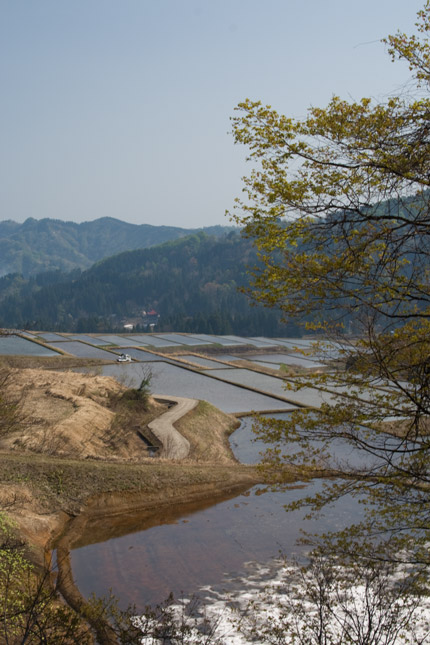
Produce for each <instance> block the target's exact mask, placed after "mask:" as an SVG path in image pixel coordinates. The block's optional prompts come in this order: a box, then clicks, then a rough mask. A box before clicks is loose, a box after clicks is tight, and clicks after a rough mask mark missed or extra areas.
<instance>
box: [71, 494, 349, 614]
mask: <svg viewBox="0 0 430 645" xmlns="http://www.w3.org/2000/svg"><path fill="white" fill-rule="evenodd" d="M319 485H320V483H319V482H317V483H314V484H312V485H310V486H309V487H308V490H309V492H310V490H313V491H315V490H316V489H317V487H318V486H319ZM303 493H304V490H303V489H302V488H294V489H291V490H289V491H286V492H284V493H261V489H259V488H258V487H254V488H253V489H251V490H250V491H248V492H247V493H245V494H242V495H239V496H237V497H235V498H234V499H230V500H225V501H223V502H220V503H217V504H215V505H213V506H211V507H206V508H190V507H188V508H187V507H185V508H182V509H181V508H178V509H176V513H175V514H170V515H169V516H166V515H165V514H163V515H162V516H160V517H157V516H153V517H152V518H151V520H150V521H149V522H148V521H147V520H145V521H143V522H142V524H141V526H139V521H138V518H134V526H133V528H132V529H131V531H134V532H130V533H128V534H126V535H123V536H120V537H110V539H107V541H104V542H98V543H95V544H94V543H93V544H87V545H83V544H82V543H83V542H85V536H83V539H82V540H81V544H82V546H79V548H76V549H74V550H73V551H72V553H71V561H72V568H73V574H74V578H75V582H76V583H77V585H78V587H79V589H80V590H81V592H82V593H83V594H84V595H85V596H88V595H89V594H91V593H92V592H94V593H96V594H97V595H104V594H106V593H107V591H108V590H109V589H110V588H111V589H112V591H113V592H114V594H115V595H117V596H118V597H119V598H120V599H121V604H123V605H127V604H128V603H136V605H137V606H138V607H143V606H144V605H146V604H152V603H157V602H161V601H162V600H163V599H164V598H166V597H167V595H168V594H169V593H170V592H171V591H172V592H173V593H174V594H175V595H176V596H177V595H181V594H182V593H185V594H191V593H196V592H198V590H199V589H200V588H201V587H202V586H204V585H216V586H219V585H220V584H222V582H223V580H224V578H225V575H226V574H229V575H230V576H234V575H235V574H241V572H244V571H245V567H246V563H248V562H266V561H268V560H269V559H271V558H273V557H276V556H278V555H279V553H280V552H282V553H284V554H286V555H293V554H299V553H300V549H299V547H298V546H297V545H296V540H297V539H298V538H299V537H300V532H301V529H302V528H303V527H304V526H306V528H307V530H309V531H316V530H318V531H320V530H327V529H335V528H340V527H341V526H344V525H345V524H346V523H347V522H350V521H351V520H352V519H356V517H357V506H356V504H354V503H353V502H351V500H347V501H343V502H342V503H339V504H338V505H337V506H336V507H335V508H334V509H330V510H329V511H328V512H327V513H326V515H325V517H324V518H322V519H320V520H319V521H318V522H317V521H313V522H306V523H304V521H303V513H302V512H298V511H295V512H289V513H286V512H285V510H284V508H283V505H284V504H287V503H289V502H291V501H293V500H295V499H297V498H298V497H299V496H301V495H303ZM158 523H159V524H158ZM93 529H94V531H95V533H96V534H97V538H98V539H103V533H102V532H100V530H99V531H98V532H97V529H96V527H93ZM109 532H112V529H111V528H110V529H109V528H108V530H107V533H108V534H109ZM90 535H91V531H90ZM93 539H94V534H92V535H91V538H90V540H93ZM90 540H89V541H90Z"/></svg>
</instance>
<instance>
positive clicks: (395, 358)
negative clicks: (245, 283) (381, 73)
mask: <svg viewBox="0 0 430 645" xmlns="http://www.w3.org/2000/svg"><path fill="white" fill-rule="evenodd" d="M417 28H418V32H417V35H412V36H407V35H405V34H402V33H397V34H396V35H394V36H389V37H388V38H387V39H386V41H385V42H386V44H387V47H388V52H389V54H390V56H391V57H392V59H393V61H399V60H400V61H407V63H408V64H409V67H410V70H411V82H410V86H409V89H408V93H406V92H405V94H403V95H400V96H392V97H390V98H389V99H388V100H386V101H384V102H375V101H373V100H371V99H369V98H363V99H361V100H360V101H358V102H348V101H344V100H341V99H340V98H338V97H336V96H335V97H333V98H332V100H331V101H330V103H329V104H328V106H327V107H326V108H311V109H310V110H309V111H308V115H307V117H306V118H304V119H303V120H295V119H292V118H288V117H286V116H283V115H280V114H278V113H277V112H276V111H275V110H273V109H272V108H271V107H270V106H263V105H262V104H261V103H259V102H253V101H250V100H246V101H245V102H243V103H241V104H239V106H238V108H237V110H238V114H237V115H236V116H235V117H234V118H233V119H232V124H233V134H234V138H235V142H236V143H241V144H245V145H247V146H248V147H249V150H250V152H249V157H248V160H250V161H252V162H253V163H254V164H255V167H254V169H253V170H252V172H251V174H250V175H249V176H248V177H246V178H245V179H244V183H245V187H244V192H245V196H246V198H245V200H243V201H240V200H237V204H236V206H237V210H236V214H235V216H234V217H235V219H236V221H237V222H238V223H240V224H242V225H243V226H244V232H245V235H247V236H249V237H251V238H253V239H254V241H255V244H256V246H257V249H258V253H259V257H260V260H261V262H262V267H261V268H257V269H255V271H254V272H253V282H252V286H251V289H250V293H251V295H252V296H253V297H254V298H255V299H256V300H258V301H260V302H263V303H264V304H265V305H267V306H269V307H272V306H276V307H280V308H281V309H282V311H283V313H284V316H285V317H286V318H287V319H288V318H294V319H301V320H302V322H303V323H304V324H305V325H306V326H307V327H308V329H311V330H314V331H315V332H319V333H321V334H324V335H325V336H329V337H333V338H335V340H336V345H335V350H336V351H337V352H338V354H339V356H340V357H341V358H343V360H344V361H345V364H346V366H347V367H348V369H347V370H346V371H344V372H338V373H337V374H336V375H330V376H327V375H326V376H323V377H320V379H319V383H318V385H319V387H322V388H325V389H328V390H330V391H331V392H333V393H334V394H335V395H339V393H340V392H341V390H342V388H344V389H343V393H344V394H345V393H346V394H347V395H348V396H347V397H342V396H337V397H336V398H334V400H333V401H332V402H331V403H330V404H324V405H323V406H322V407H321V409H319V410H318V411H312V412H310V411H309V410H300V411H297V412H295V413H294V414H293V415H292V416H291V418H290V420H289V421H288V422H273V421H272V422H267V421H262V422H261V423H260V434H261V436H262V437H263V438H265V439H266V440H267V441H268V442H270V443H271V444H272V448H271V449H269V452H268V455H267V457H266V459H267V463H268V468H269V470H270V474H271V476H272V477H275V478H277V483H278V485H282V481H283V473H284V472H285V470H288V469H289V468H291V466H295V467H297V466H299V467H300V468H302V469H304V468H306V469H307V470H308V472H309V470H310V466H312V468H311V471H312V472H315V471H319V472H321V470H323V469H324V470H325V472H327V470H329V471H330V470H331V472H333V473H336V474H337V475H339V477H342V479H339V480H338V481H337V482H336V483H334V484H332V483H329V484H328V485H327V486H326V489H325V492H324V493H323V494H322V495H320V496H318V497H316V498H314V499H308V500H305V502H304V503H309V504H310V505H311V506H313V508H314V509H319V508H321V507H322V506H324V504H326V503H327V502H328V501H331V500H333V499H335V498H336V497H338V496H340V495H344V494H346V493H349V494H354V495H360V497H361V498H362V499H363V501H366V502H367V503H368V505H367V512H366V518H365V520H364V521H363V522H362V523H361V524H360V525H357V526H355V527H353V528H350V529H349V531H348V532H346V533H343V534H341V535H339V534H338V535H336V536H330V539H329V540H328V542H327V543H328V544H333V539H334V538H336V544H337V547H336V548H337V549H338V550H342V551H343V552H344V554H345V555H347V553H348V552H349V553H354V555H355V554H356V553H361V554H362V556H363V558H366V557H369V553H371V554H372V557H373V558H380V559H381V560H383V559H387V558H390V559H392V560H396V559H399V560H404V561H408V562H413V563H415V565H417V566H422V567H423V568H424V569H425V570H426V571H427V570H428V567H429V564H430V557H429V552H428V543H429V538H430V495H429V485H430V193H429V190H428V189H429V187H430V96H429V93H428V90H429V86H430V44H429V42H428V39H427V36H428V33H429V31H430V1H429V0H427V2H426V4H425V6H424V8H423V10H422V11H420V12H419V14H418V22H417ZM350 330H352V331H353V332H354V334H355V340H353V339H352V338H351V337H350V336H348V335H347V334H346V332H347V331H350ZM328 348H329V349H330V351H331V352H333V344H331V345H329V346H328ZM320 351H322V349H321V348H320ZM306 384H307V385H311V386H314V385H315V378H314V377H313V380H312V382H309V383H306ZM291 385H292V386H297V387H300V386H301V385H303V382H298V381H296V382H295V383H292V384H291ZM388 420H389V422H388ZM315 440H316V441H317V443H314V441H315ZM339 440H342V441H346V442H347V443H349V444H350V445H352V446H353V447H354V449H355V450H356V451H358V452H360V453H364V454H365V455H366V456H367V461H366V463H364V464H363V463H361V465H360V466H356V467H353V466H352V465H351V464H350V463H347V462H346V461H341V460H336V459H335V458H334V457H333V455H334V454H335V448H334V446H335V444H336V442H338V441H339ZM291 443H293V444H294V443H295V444H297V445H298V449H297V450H296V451H295V452H294V454H293V455H291V454H288V453H287V454H286V451H285V444H291ZM376 536H377V537H376Z"/></svg>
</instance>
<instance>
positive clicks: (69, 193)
mask: <svg viewBox="0 0 430 645" xmlns="http://www.w3.org/2000/svg"><path fill="white" fill-rule="evenodd" d="M422 5H423V0H421V1H417V0H409V1H408V2H406V1H405V0H360V1H359V2H358V1H357V0H354V1H353V0H0V83H1V101H0V117H1V143H0V209H1V210H0V219H2V220H3V219H13V220H16V221H24V220H25V219H26V218H27V217H35V218H37V219H40V218H42V217H52V218H58V219H63V220H74V221H85V220H92V219H95V218H98V217H102V216H111V217H117V218H119V219H123V220H125V221H128V222H134V223H148V224H166V225H176V226H185V227H197V226H206V225H211V224H219V223H228V221H227V220H226V218H225V216H224V212H225V210H226V209H228V208H231V206H232V203H233V199H234V197H235V196H237V195H239V194H240V191H241V181H240V178H241V176H242V175H243V174H244V173H245V172H246V171H247V167H246V164H245V163H244V157H245V154H246V150H245V149H244V148H242V147H239V146H234V144H233V140H232V137H231V134H229V130H230V123H229V117H230V116H231V115H232V114H233V111H234V107H235V105H236V104H237V103H238V102H239V101H241V100H243V99H244V98H246V97H249V98H251V99H260V100H261V101H263V102H264V103H269V104H270V105H272V106H273V107H275V108H276V109H277V110H279V111H281V112H284V113H286V114H288V115H291V116H303V115H304V114H305V112H306V109H307V107H309V105H311V104H312V105H324V104H326V103H327V101H328V100H329V99H330V97H331V96H332V95H333V94H338V95H340V96H341V97H343V98H348V97H350V98H353V99H358V98H360V97H361V96H374V97H381V96H382V97H383V96H385V95H386V94H387V93H390V92H393V91H396V90H397V89H399V87H400V86H401V85H402V84H403V83H404V82H405V81H406V80H407V79H408V76H409V74H408V70H407V67H406V66H405V65H402V64H398V63H396V64H393V63H391V62H390V59H389V57H388V55H387V53H386V51H385V47H384V45H382V44H381V43H380V42H379V41H380V39H381V38H383V37H384V36H386V35H387V34H389V33H394V32H395V31H397V29H398V28H400V29H401V30H402V31H406V32H411V31H413V28H414V27H413V25H414V22H415V20H416V12H417V11H418V10H419V9H420V8H421V7H422Z"/></svg>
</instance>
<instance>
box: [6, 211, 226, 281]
mask: <svg viewBox="0 0 430 645" xmlns="http://www.w3.org/2000/svg"><path fill="white" fill-rule="evenodd" d="M197 230H205V231H206V232H207V233H209V234H211V235H223V234H225V233H228V232H229V231H231V230H232V227H225V226H212V227H208V228H205V229H197ZM195 232H196V230H192V229H184V228H179V227H173V226H150V225H149V224H140V225H137V224H128V223H127V222H122V221H120V220H118V219H114V218H112V217H102V218H100V219H96V220H94V221H92V222H83V223H81V224H77V223H75V222H63V221H60V220H55V219H42V220H35V219H32V218H29V219H27V220H26V221H25V222H24V223H23V224H17V223H16V222H13V221H11V220H7V221H3V222H0V275H6V274H7V273H20V274H22V275H23V276H25V277H28V276H30V275H36V274H37V273H41V272H43V271H52V270H57V269H59V270H61V271H71V270H72V269H75V268H80V269H87V268H89V267H90V266H91V265H92V264H94V262H97V261H98V260H101V259H103V258H106V257H110V256H112V255H115V254H117V253H121V252H122V251H131V250H133V249H143V248H148V247H150V246H154V245H157V244H162V243H163V242H167V241H169V240H175V239H178V238H180V237H184V236H186V235H190V234H191V233H195Z"/></svg>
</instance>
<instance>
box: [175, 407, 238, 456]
mask: <svg viewBox="0 0 430 645" xmlns="http://www.w3.org/2000/svg"><path fill="white" fill-rule="evenodd" d="M239 425H240V422H239V421H238V420H237V419H236V417H234V416H233V415H231V414H226V413H225V412H221V410H218V409H217V408H215V407H214V406H213V405H211V404H210V403H207V402H206V401H199V404H198V405H197V407H196V408H194V410H192V411H191V412H189V413H188V414H186V415H185V416H184V417H182V419H180V420H179V421H178V422H177V423H175V428H176V429H177V430H178V432H180V433H181V434H182V435H183V436H184V437H185V438H186V439H188V441H189V442H190V446H191V449H190V454H189V458H190V459H193V460H194V461H197V462H217V463H236V459H235V457H234V455H233V452H232V450H231V448H230V443H229V436H230V435H231V433H232V432H234V430H236V428H238V427H239Z"/></svg>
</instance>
